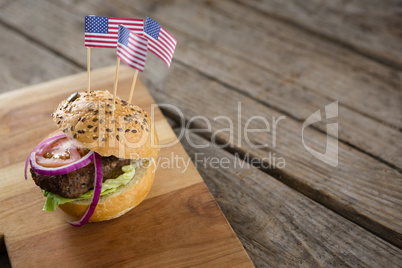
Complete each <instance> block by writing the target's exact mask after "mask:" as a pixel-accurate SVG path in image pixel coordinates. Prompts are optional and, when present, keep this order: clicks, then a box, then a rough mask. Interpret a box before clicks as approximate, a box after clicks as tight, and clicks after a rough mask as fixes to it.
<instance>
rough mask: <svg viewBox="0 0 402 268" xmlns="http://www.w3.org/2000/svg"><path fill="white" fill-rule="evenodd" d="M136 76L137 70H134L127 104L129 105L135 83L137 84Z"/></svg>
mask: <svg viewBox="0 0 402 268" xmlns="http://www.w3.org/2000/svg"><path fill="white" fill-rule="evenodd" d="M137 76H138V70H137V69H135V73H134V78H133V83H132V84H131V90H130V97H128V103H131V99H132V98H133V95H134V88H135V83H136V82H137Z"/></svg>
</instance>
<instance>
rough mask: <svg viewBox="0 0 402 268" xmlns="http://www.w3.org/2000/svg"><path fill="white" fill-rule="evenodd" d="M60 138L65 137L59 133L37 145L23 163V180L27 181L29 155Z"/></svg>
mask: <svg viewBox="0 0 402 268" xmlns="http://www.w3.org/2000/svg"><path fill="white" fill-rule="evenodd" d="M61 137H66V135H65V134H64V133H61V134H59V135H57V136H54V137H51V138H49V139H47V140H44V141H42V142H41V143H39V144H38V145H37V146H36V147H35V148H34V149H33V150H32V152H31V153H30V154H29V155H28V158H27V161H25V169H24V173H25V180H27V179H28V176H27V171H28V163H29V162H30V161H29V160H30V159H31V155H32V154H33V153H34V152H36V151H37V150H38V149H39V148H42V147H43V146H46V145H48V144H49V143H51V142H53V141H55V140H57V139H59V138H61Z"/></svg>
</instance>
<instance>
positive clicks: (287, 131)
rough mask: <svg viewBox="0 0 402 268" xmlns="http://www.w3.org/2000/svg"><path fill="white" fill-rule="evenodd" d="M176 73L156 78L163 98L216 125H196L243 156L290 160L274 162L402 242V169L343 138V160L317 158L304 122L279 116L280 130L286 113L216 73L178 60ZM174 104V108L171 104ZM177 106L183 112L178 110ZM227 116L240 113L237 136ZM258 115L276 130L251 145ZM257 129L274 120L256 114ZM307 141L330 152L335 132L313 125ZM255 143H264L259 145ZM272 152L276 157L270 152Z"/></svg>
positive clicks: (283, 174)
mask: <svg viewBox="0 0 402 268" xmlns="http://www.w3.org/2000/svg"><path fill="white" fill-rule="evenodd" d="M169 72H170V73H169V76H166V77H165V78H164V79H161V80H160V81H158V83H157V84H156V85H154V86H155V92H156V94H155V98H156V100H157V101H158V103H170V104H172V105H175V106H177V107H178V108H179V109H180V110H181V112H182V113H183V115H184V117H185V119H186V120H190V119H191V118H192V117H195V116H199V115H202V116H204V117H205V118H206V120H208V122H209V123H210V124H211V126H209V125H208V124H207V122H206V121H204V120H202V119H200V118H198V119H197V120H194V122H193V125H192V127H193V128H201V129H203V131H204V133H203V135H205V136H206V137H208V138H209V139H212V138H214V139H215V140H216V141H217V142H219V143H222V144H227V145H230V146H232V147H233V148H234V149H233V150H236V151H237V152H238V153H240V154H241V155H242V154H247V153H249V154H250V157H257V158H259V159H262V160H263V161H264V163H265V164H268V163H269V165H270V166H271V167H272V166H273V167H275V166H276V165H277V164H278V162H276V163H277V164H275V163H274V160H275V159H276V161H278V159H279V158H280V157H282V158H284V159H285V161H286V167H285V168H282V169H280V168H276V169H274V168H270V169H268V170H269V172H271V174H274V175H275V177H277V178H278V179H280V180H282V181H283V182H285V183H286V184H288V185H290V186H291V187H292V188H295V189H297V190H298V191H300V192H302V193H303V194H305V195H307V196H309V197H311V198H312V199H314V200H316V201H318V202H319V203H322V204H324V205H325V206H327V207H329V208H331V209H333V210H334V211H336V212H338V213H340V214H341V215H343V216H345V217H347V218H348V219H350V220H352V221H353V222H356V223H358V224H359V225H361V226H363V227H364V228H366V229H368V230H370V231H371V232H373V233H375V234H377V235H379V236H381V237H383V238H384V239H386V240H387V241H391V242H392V243H394V244H396V245H399V246H402V221H401V220H402V203H401V202H402V201H401V200H402V180H401V178H402V174H401V173H399V172H398V171H396V170H394V169H392V168H390V167H388V166H387V165H385V164H383V163H380V162H379V161H376V160H375V159H373V158H371V157H369V156H367V155H365V154H363V153H361V152H359V151H357V150H355V149H353V148H351V147H349V146H346V145H344V144H342V143H339V153H338V157H339V159H338V161H339V163H338V166H337V167H331V166H329V165H327V164H325V163H323V162H321V161H320V160H318V159H315V158H314V157H313V156H312V155H311V154H310V153H309V152H308V151H307V150H306V149H305V147H304V146H303V143H302V124H303V123H302V122H298V121H296V120H294V119H291V118H285V119H283V120H282V121H280V122H279V123H277V128H276V134H275V135H274V134H273V129H272V128H273V120H272V117H274V118H275V119H278V118H279V117H280V116H282V114H280V113H278V112H277V111H275V110H273V109H271V108H269V107H267V106H264V105H262V104H260V103H258V102H255V101H254V100H252V99H250V98H248V97H246V96H244V95H243V94H239V93H237V92H234V91H232V90H230V89H228V88H226V87H224V86H222V85H220V84H218V83H216V82H215V81H214V80H206V79H205V78H204V77H202V76H201V75H200V74H197V73H194V72H192V71H191V70H189V69H188V68H187V67H186V66H179V65H177V64H176V65H175V66H171V68H170V70H169ZM223 101H224V105H222V103H223ZM239 102H240V103H241V112H240V121H239V119H238V116H239V115H238V105H239ZM166 110H167V111H165V112H166V113H169V109H166ZM170 113H171V115H172V116H175V115H176V116H177V113H176V112H175V111H173V110H172V111H170ZM222 115H225V116H228V117H229V118H231V119H232V124H233V132H232V137H231V136H230V134H231V133H230V131H229V130H227V129H228V128H230V124H229V122H228V121H227V120H222V119H214V118H216V116H222ZM253 116H261V117H263V118H266V120H267V121H268V123H269V124H270V130H269V131H262V132H261V133H253V134H250V133H249V140H250V144H249V143H247V142H246V139H245V134H244V128H245V124H246V121H247V120H249V119H250V118H252V117H253ZM209 127H210V129H209V130H208V128H209ZM249 128H252V129H263V130H264V129H266V128H267V126H266V125H265V122H264V121H261V120H253V121H252V123H251V124H250V126H249ZM238 133H240V134H238ZM274 137H275V139H276V141H275V142H276V144H275V145H274V143H273V139H274ZM304 140H305V143H306V144H307V145H308V146H310V147H312V148H314V149H315V150H319V151H325V146H326V143H327V138H326V135H324V134H323V133H321V132H319V131H316V130H314V129H311V128H306V129H305V131H304ZM329 140H331V138H329ZM255 145H264V146H262V147H263V148H256V147H255ZM273 154H275V155H273ZM270 155H271V156H273V157H274V158H272V157H271V159H270V158H269V156H270Z"/></svg>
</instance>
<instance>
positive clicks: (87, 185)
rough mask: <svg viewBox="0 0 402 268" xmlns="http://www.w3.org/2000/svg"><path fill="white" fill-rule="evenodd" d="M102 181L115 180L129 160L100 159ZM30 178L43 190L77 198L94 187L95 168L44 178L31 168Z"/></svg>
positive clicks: (115, 158)
mask: <svg viewBox="0 0 402 268" xmlns="http://www.w3.org/2000/svg"><path fill="white" fill-rule="evenodd" d="M101 161H102V174H103V181H105V180H107V179H115V178H117V177H118V176H120V175H121V174H123V171H122V170H121V168H122V167H123V166H126V165H129V164H130V161H131V160H130V159H120V158H117V157H115V156H109V157H102V158H101ZM30 171H31V174H32V178H33V180H34V181H35V183H36V185H38V186H39V187H40V188H42V189H43V190H46V191H48V192H52V193H55V194H58V195H60V196H63V197H67V198H75V197H79V196H81V195H82V194H84V193H86V192H87V191H88V190H90V189H91V188H93V187H94V182H95V166H94V164H93V162H92V163H90V164H88V165H86V166H85V167H82V168H80V169H77V170H75V171H73V172H70V173H68V174H63V175H55V176H45V175H40V174H38V173H36V172H35V171H34V170H33V169H32V168H31V170H30Z"/></svg>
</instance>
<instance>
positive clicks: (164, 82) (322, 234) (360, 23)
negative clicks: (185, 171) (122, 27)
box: [0, 0, 402, 267]
mask: <svg viewBox="0 0 402 268" xmlns="http://www.w3.org/2000/svg"><path fill="white" fill-rule="evenodd" d="M386 2H387V1H373V0H368V1H363V0H351V1H347V2H345V1H313V0H308V1H303V3H301V2H300V1H295V0H289V1H246V0H244V1H243V0H239V1H191V2H190V1H168V2H165V1H129V0H116V1H113V3H112V1H102V0H97V1H91V2H90V3H89V1H85V2H84V1H67V0H65V1H57V2H56V1H50V0H47V1H46V0H29V1H19V0H2V1H0V22H1V23H0V32H1V45H0V55H1V61H0V81H1V83H0V84H1V88H0V91H1V92H6V91H11V90H14V89H17V88H20V87H23V86H26V85H31V84H36V83H39V82H44V81H48V80H51V79H55V78H59V77H63V76H66V75H70V74H74V73H78V72H82V71H84V70H85V69H86V49H85V48H84V46H83V42H84V41H83V35H84V33H83V29H84V16H85V15H88V14H96V15H98V16H111V17H113V16H115V17H138V18H145V17H146V16H150V17H152V18H154V19H155V20H157V21H158V22H160V23H161V24H162V25H163V26H164V27H165V28H166V29H168V30H169V31H170V32H171V33H172V34H173V35H174V36H175V37H176V39H177V41H178V45H177V48H176V52H175V56H174V59H173V62H172V65H171V67H170V69H167V68H166V66H165V64H164V63H163V62H162V61H160V60H159V59H158V58H157V57H156V56H154V55H150V56H149V57H148V60H147V66H146V70H145V72H144V73H141V74H140V75H139V77H140V79H141V80H142V81H144V82H145V84H146V85H147V87H148V89H149V90H150V91H151V93H152V95H153V97H154V98H155V100H156V101H157V103H159V104H169V105H174V106H175V107H177V109H176V110H175V109H172V108H171V107H170V106H169V105H165V106H161V108H162V111H163V112H164V114H165V116H167V117H168V118H169V121H170V123H171V126H172V127H174V129H175V131H176V133H177V135H178V136H182V139H181V142H182V144H183V146H184V147H185V148H186V150H187V153H188V154H189V155H190V156H191V158H192V159H193V162H194V164H195V165H196V167H197V169H198V171H199V172H200V173H201V175H202V177H203V179H204V180H205V182H206V184H207V185H208V187H209V190H210V191H211V193H212V194H213V195H214V197H215V199H216V201H217V202H218V204H219V206H220V207H221V209H222V211H223V212H224V214H225V216H226V218H227V219H228V221H229V222H230V224H231V226H232V228H233V229H234V231H235V232H236V234H237V236H238V237H239V239H240V241H241V242H242V244H243V246H244V247H245V249H246V251H247V252H248V254H249V256H250V257H251V259H252V260H253V262H254V264H255V265H256V266H257V267H266V266H272V267H278V266H282V267H294V266H303V267H312V266H314V267H315V266H323V267H333V266H337V267H344V266H353V267H400V265H401V264H402V250H401V248H402V142H401V140H402V133H401V132H402V86H401V85H402V72H401V70H402V38H401V37H402V35H401V28H402V19H401V15H400V14H401V6H400V4H398V3H397V2H389V3H386ZM115 61H116V57H115V52H114V51H113V50H111V49H93V50H92V67H93V68H100V67H104V66H110V65H113V64H115ZM111 79H113V77H111ZM326 107H327V109H326ZM316 111H321V113H320V115H321V120H317V122H315V123H313V124H311V125H308V126H306V125H307V123H306V125H304V123H305V122H310V121H306V120H307V119H308V118H311V117H310V115H312V114H314V113H315V112H316ZM179 112H180V113H179ZM317 115H318V114H317V113H316V117H315V118H317ZM331 117H332V118H331ZM275 126H276V127H275ZM253 129H254V130H255V129H257V131H253ZM335 130H336V131H335ZM327 133H328V134H329V135H327ZM327 136H328V137H327ZM195 145H203V146H201V147H203V148H199V147H200V146H195ZM217 145H219V146H217ZM326 145H328V150H327V152H329V153H331V154H332V155H331V157H330V160H335V159H336V158H337V163H336V161H332V162H330V164H333V165H330V164H328V163H325V162H323V161H322V159H323V157H324V158H325V156H323V154H324V153H325V152H326ZM309 148H310V149H309ZM311 152H313V153H311ZM314 152H318V153H321V156H320V155H317V153H314ZM336 152H337V153H336ZM312 154H316V156H318V158H317V157H315V156H313V155H312ZM10 157H12V156H10ZM222 159H225V160H224V162H225V163H226V164H225V163H222V162H219V161H221V160H222ZM0 251H2V252H3V253H2V255H1V256H2V257H1V260H2V262H1V264H0V265H4V266H7V255H6V253H5V249H4V245H1V243H0Z"/></svg>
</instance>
